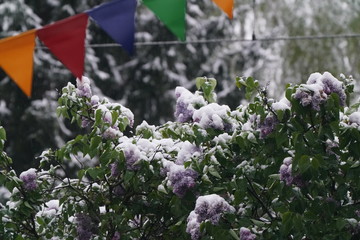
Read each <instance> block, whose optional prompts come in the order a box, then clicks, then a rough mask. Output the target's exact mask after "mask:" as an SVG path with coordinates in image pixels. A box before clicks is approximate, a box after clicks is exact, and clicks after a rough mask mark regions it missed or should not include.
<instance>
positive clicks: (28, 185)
mask: <svg viewBox="0 0 360 240" xmlns="http://www.w3.org/2000/svg"><path fill="white" fill-rule="evenodd" d="M36 178H37V176H36V169H34V168H30V169H29V170H27V171H24V172H22V173H21V174H20V179H21V180H22V181H23V184H24V188H25V189H26V190H28V191H31V190H35V189H36V188H37V183H36Z"/></svg>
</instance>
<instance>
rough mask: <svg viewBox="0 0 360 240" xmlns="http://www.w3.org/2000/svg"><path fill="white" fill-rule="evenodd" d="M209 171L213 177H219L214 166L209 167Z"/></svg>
mask: <svg viewBox="0 0 360 240" xmlns="http://www.w3.org/2000/svg"><path fill="white" fill-rule="evenodd" d="M209 173H210V174H211V175H213V176H214V177H216V178H219V179H221V176H220V174H219V172H218V171H217V170H216V169H215V168H214V166H210V167H209Z"/></svg>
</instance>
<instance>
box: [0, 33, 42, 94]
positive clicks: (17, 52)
mask: <svg viewBox="0 0 360 240" xmlns="http://www.w3.org/2000/svg"><path fill="white" fill-rule="evenodd" d="M35 32H36V30H35V29H33V30H30V31H27V32H24V33H21V34H19V35H16V36H14V37H8V38H5V39H1V40H0V67H1V68H2V69H4V71H5V72H6V73H7V74H8V75H9V76H10V77H11V78H12V80H13V81H14V82H15V83H16V84H17V85H18V86H19V87H20V89H21V90H22V91H23V92H24V93H25V94H26V96H28V97H30V96H31V90H32V75H33V65H34V59H33V56H34V48H35V37H36V35H35Z"/></svg>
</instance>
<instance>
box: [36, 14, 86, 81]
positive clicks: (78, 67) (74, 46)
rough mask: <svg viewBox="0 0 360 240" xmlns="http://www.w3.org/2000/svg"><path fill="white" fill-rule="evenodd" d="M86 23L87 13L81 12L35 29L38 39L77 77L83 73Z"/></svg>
mask: <svg viewBox="0 0 360 240" xmlns="http://www.w3.org/2000/svg"><path fill="white" fill-rule="evenodd" d="M87 23H88V15H87V14H85V13H81V14H77V15H75V16H72V17H69V18H66V19H64V20H61V21H58V22H55V23H53V24H49V25H46V26H45V27H43V28H41V29H39V30H38V31H37V36H38V37H39V38H40V40H41V41H42V42H43V43H44V44H45V45H46V46H47V47H48V48H49V49H50V51H51V52H52V53H53V54H54V55H55V56H56V57H57V58H58V59H59V60H60V61H61V62H62V63H63V64H64V65H65V66H66V67H67V68H68V69H69V70H70V71H71V72H72V73H73V74H74V75H75V76H76V77H77V78H79V79H81V77H82V75H83V73H84V60H85V36H86V27H87Z"/></svg>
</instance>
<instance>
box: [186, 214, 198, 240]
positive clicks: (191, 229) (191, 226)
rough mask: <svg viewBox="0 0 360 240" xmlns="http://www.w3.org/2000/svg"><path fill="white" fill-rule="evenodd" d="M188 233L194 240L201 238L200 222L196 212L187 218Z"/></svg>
mask: <svg viewBox="0 0 360 240" xmlns="http://www.w3.org/2000/svg"><path fill="white" fill-rule="evenodd" d="M186 232H187V233H189V234H190V236H191V239H192V240H197V239H199V238H200V222H199V221H198V215H197V214H196V213H195V211H191V212H190V214H189V217H188V218H187V225H186Z"/></svg>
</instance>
